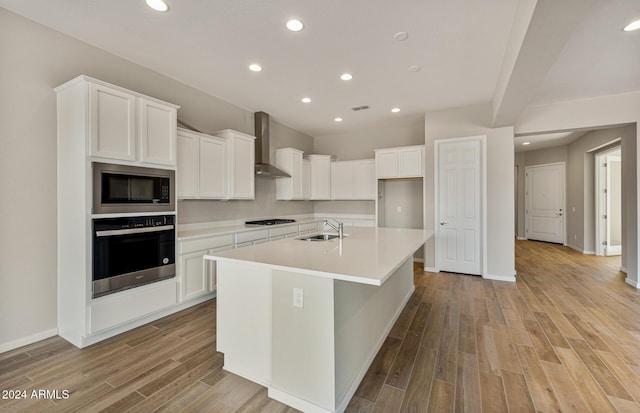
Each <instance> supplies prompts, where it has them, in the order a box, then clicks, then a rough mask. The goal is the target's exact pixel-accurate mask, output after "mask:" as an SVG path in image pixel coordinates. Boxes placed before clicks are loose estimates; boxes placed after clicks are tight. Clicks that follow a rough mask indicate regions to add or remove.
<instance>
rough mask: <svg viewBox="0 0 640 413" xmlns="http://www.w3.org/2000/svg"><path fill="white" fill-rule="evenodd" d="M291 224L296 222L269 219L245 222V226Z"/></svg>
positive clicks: (292, 220)
mask: <svg viewBox="0 0 640 413" xmlns="http://www.w3.org/2000/svg"><path fill="white" fill-rule="evenodd" d="M291 222H296V220H295V219H280V218H271V219H261V220H258V221H247V222H245V225H279V224H289V223H291Z"/></svg>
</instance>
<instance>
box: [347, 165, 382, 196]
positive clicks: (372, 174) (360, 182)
mask: <svg viewBox="0 0 640 413" xmlns="http://www.w3.org/2000/svg"><path fill="white" fill-rule="evenodd" d="M376 183H377V182H376V163H375V160H373V159H365V160H363V161H353V199H367V200H371V199H376V194H377V192H378V191H377V185H376Z"/></svg>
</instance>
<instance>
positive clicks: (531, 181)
mask: <svg viewBox="0 0 640 413" xmlns="http://www.w3.org/2000/svg"><path fill="white" fill-rule="evenodd" d="M564 179H565V176H564V163H554V164H548V165H537V166H527V167H526V168H525V211H524V212H525V220H526V228H525V233H526V236H527V239H531V240H537V241H547V242H555V243H558V244H564V209H565V208H564V198H565V195H564V191H565V189H564Z"/></svg>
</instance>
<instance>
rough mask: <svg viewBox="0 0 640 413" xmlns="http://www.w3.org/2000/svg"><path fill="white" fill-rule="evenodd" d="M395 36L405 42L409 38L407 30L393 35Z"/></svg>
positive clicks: (397, 39)
mask: <svg viewBox="0 0 640 413" xmlns="http://www.w3.org/2000/svg"><path fill="white" fill-rule="evenodd" d="M393 38H394V39H395V40H396V41H398V42H404V41H405V40H407V39H408V38H409V34H407V32H398V33H396V34H394V35H393Z"/></svg>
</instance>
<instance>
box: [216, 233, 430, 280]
mask: <svg viewBox="0 0 640 413" xmlns="http://www.w3.org/2000/svg"><path fill="white" fill-rule="evenodd" d="M344 232H345V234H346V235H345V237H344V239H342V240H340V239H338V238H335V239H332V240H329V241H302V240H300V239H298V238H304V237H306V236H308V235H303V236H300V237H296V238H288V239H283V240H279V241H274V242H269V243H266V244H258V245H253V246H249V247H243V248H239V249H236V250H227V251H220V252H216V253H214V254H211V255H205V257H204V258H205V259H209V260H217V261H231V262H233V261H236V262H244V263H247V264H250V265H256V266H259V267H267V268H272V269H281V270H291V269H295V270H297V271H298V272H299V273H302V274H308V275H315V276H319V277H325V278H332V279H336V280H342V281H349V282H355V283H360V284H369V285H382V284H383V283H384V282H385V281H386V280H387V278H388V277H390V276H391V275H392V274H393V273H394V271H395V270H396V269H397V268H398V267H399V266H400V265H401V264H402V263H403V262H405V261H406V260H407V258H409V257H410V256H412V255H413V254H414V253H415V252H416V251H417V250H418V249H419V248H420V247H421V246H422V245H423V244H424V243H425V241H426V240H427V239H429V238H430V237H431V236H432V235H433V232H432V231H429V230H421V229H404V228H363V227H346V228H345V229H344ZM323 233H334V232H332V231H324V232H323Z"/></svg>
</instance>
